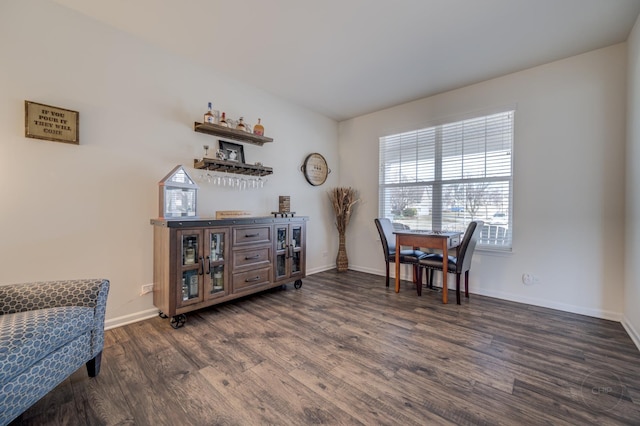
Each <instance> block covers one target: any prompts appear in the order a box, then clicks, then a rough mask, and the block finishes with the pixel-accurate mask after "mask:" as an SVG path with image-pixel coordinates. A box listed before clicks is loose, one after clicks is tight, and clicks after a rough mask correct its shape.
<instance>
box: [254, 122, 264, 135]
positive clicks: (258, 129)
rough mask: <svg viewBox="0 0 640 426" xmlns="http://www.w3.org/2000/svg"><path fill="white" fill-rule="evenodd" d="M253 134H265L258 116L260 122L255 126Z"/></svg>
mask: <svg viewBox="0 0 640 426" xmlns="http://www.w3.org/2000/svg"><path fill="white" fill-rule="evenodd" d="M253 134H254V135H258V136H264V126H263V125H262V124H261V123H260V119H259V118H258V124H256V125H255V126H253Z"/></svg>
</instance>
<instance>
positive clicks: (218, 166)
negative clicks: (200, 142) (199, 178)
mask: <svg viewBox="0 0 640 426" xmlns="http://www.w3.org/2000/svg"><path fill="white" fill-rule="evenodd" d="M193 167H194V168H196V169H201V170H211V171H216V172H226V173H235V174H239V175H249V176H267V175H270V174H273V169H272V168H271V167H265V166H255V165H253V164H245V163H238V162H237V161H225V160H215V159H213V158H203V159H201V160H198V159H197V158H196V159H194V160H193Z"/></svg>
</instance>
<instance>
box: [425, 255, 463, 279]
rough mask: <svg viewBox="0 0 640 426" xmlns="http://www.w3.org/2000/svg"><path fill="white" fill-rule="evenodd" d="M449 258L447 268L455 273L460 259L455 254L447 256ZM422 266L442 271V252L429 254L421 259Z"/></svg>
mask: <svg viewBox="0 0 640 426" xmlns="http://www.w3.org/2000/svg"><path fill="white" fill-rule="evenodd" d="M447 257H448V258H449V262H448V263H447V270H448V271H449V272H450V273H452V274H455V273H456V266H457V261H458V259H457V258H456V257H455V256H447ZM419 263H420V266H422V267H427V268H431V269H437V270H438V271H442V254H437V253H434V254H428V255H426V256H425V257H423V258H421V259H420V260H419Z"/></svg>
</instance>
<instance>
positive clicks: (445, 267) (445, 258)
mask: <svg viewBox="0 0 640 426" xmlns="http://www.w3.org/2000/svg"><path fill="white" fill-rule="evenodd" d="M443 241H444V244H443V245H442V303H444V304H446V303H448V296H447V294H448V293H449V290H448V289H447V275H449V253H448V251H447V246H448V245H449V244H448V241H447V239H446V238H445V239H444V240H443Z"/></svg>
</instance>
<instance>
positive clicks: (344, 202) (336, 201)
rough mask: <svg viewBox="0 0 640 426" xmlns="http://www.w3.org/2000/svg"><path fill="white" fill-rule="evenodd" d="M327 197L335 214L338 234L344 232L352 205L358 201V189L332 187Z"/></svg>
mask: <svg viewBox="0 0 640 426" xmlns="http://www.w3.org/2000/svg"><path fill="white" fill-rule="evenodd" d="M329 198H330V199H331V204H332V206H333V211H334V213H335V215H336V228H338V233H339V234H344V233H345V231H346V230H347V225H349V220H350V219H351V213H353V207H354V206H355V205H356V204H357V203H358V202H359V201H360V199H359V198H358V191H356V190H355V189H353V188H351V187H348V188H341V187H338V188H333V189H332V190H330V191H329Z"/></svg>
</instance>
